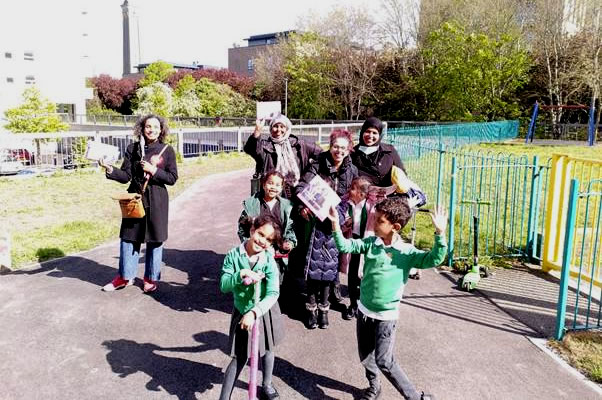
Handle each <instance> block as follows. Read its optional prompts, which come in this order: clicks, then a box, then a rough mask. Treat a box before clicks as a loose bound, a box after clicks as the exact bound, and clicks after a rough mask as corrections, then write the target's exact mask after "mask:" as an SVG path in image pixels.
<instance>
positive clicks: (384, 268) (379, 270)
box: [329, 197, 447, 400]
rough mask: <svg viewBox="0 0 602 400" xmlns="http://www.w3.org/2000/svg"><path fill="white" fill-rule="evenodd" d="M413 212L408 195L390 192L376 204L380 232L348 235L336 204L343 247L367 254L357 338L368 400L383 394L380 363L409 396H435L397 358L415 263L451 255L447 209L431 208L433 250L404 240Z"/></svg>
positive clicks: (334, 217) (335, 226)
mask: <svg viewBox="0 0 602 400" xmlns="http://www.w3.org/2000/svg"><path fill="white" fill-rule="evenodd" d="M411 215H412V210H411V209H410V206H409V204H408V201H407V199H406V198H400V197H394V198H387V199H385V200H383V201H382V202H381V203H379V204H378V205H377V206H376V223H375V226H374V233H375V235H376V236H371V237H367V238H364V239H345V238H344V237H343V234H342V233H341V230H340V227H339V222H338V218H339V217H338V213H337V212H336V210H335V209H331V210H330V215H329V218H330V220H331V221H332V230H333V232H334V239H335V243H336V246H337V248H338V249H339V251H340V252H342V253H353V254H364V276H363V278H362V282H361V285H360V300H359V303H358V311H359V312H358V316H357V342H358V343H357V344H358V351H359V356H360V360H361V362H362V365H363V366H364V368H365V369H366V378H368V381H369V383H370V387H368V389H366V391H365V392H364V395H363V396H362V398H361V399H362V400H374V399H378V398H379V396H380V393H381V383H380V379H379V377H378V370H379V369H380V370H381V371H382V372H383V374H384V375H385V376H386V377H387V379H389V381H390V382H391V383H392V384H393V386H395V388H396V389H397V390H398V391H399V393H401V395H402V396H403V397H404V398H405V399H411V400H415V399H416V400H418V399H422V400H427V399H431V400H432V399H434V397H433V396H432V395H427V394H424V392H422V393H419V392H418V391H417V390H416V388H415V387H414V385H413V384H412V383H411V382H410V380H409V379H408V377H407V375H406V374H405V373H404V372H403V370H402V369H401V367H400V366H399V365H398V364H397V362H396V361H395V357H394V354H393V348H394V346H393V345H394V343H395V326H396V323H397V318H398V312H399V301H400V300H401V297H402V295H403V289H404V287H405V283H406V282H407V281H408V277H409V271H410V269H411V268H419V269H426V268H433V267H436V266H438V265H440V264H441V263H442V262H443V260H444V258H445V255H446V253H447V246H446V243H445V237H444V234H445V229H446V227H447V212H446V211H445V210H444V209H443V208H442V207H438V209H437V210H436V211H435V212H434V213H431V218H432V220H433V225H434V227H435V245H434V246H433V248H432V249H431V251H429V252H426V251H422V250H418V249H416V248H415V247H414V246H413V245H411V244H408V243H405V242H403V240H402V239H401V237H400V236H399V234H398V233H397V232H398V231H399V230H400V229H401V228H403V227H404V226H405V225H406V224H407V222H408V221H409V220H410V217H411Z"/></svg>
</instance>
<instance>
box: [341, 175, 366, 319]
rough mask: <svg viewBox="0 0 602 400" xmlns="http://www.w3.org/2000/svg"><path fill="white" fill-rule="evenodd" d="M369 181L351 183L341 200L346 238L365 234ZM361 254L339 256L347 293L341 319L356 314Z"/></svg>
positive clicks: (351, 317) (357, 237)
mask: <svg viewBox="0 0 602 400" xmlns="http://www.w3.org/2000/svg"><path fill="white" fill-rule="evenodd" d="M369 189H370V181H369V180H368V179H366V178H364V177H363V176H360V177H357V178H355V179H354V180H353V181H352V182H351V189H349V193H348V194H347V195H346V196H345V197H344V198H343V199H342V201H343V202H346V203H347V204H346V207H347V213H346V214H347V215H346V218H345V222H344V223H343V227H342V230H343V234H344V236H345V237H346V238H353V239H360V238H362V237H364V235H365V234H366V223H367V221H368V213H369V209H370V208H371V207H373V204H370V202H369V201H368V199H367V196H368V191H369ZM362 262H363V261H362V256H361V254H351V255H350V254H339V270H340V271H341V272H345V271H347V289H348V292H349V301H350V304H349V307H347V309H346V310H345V311H344V312H343V318H344V319H346V320H351V319H353V318H354V317H355V315H356V314H357V301H358V299H359V295H360V280H361V275H360V265H361V264H362Z"/></svg>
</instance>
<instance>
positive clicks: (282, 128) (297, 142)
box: [243, 114, 322, 199]
mask: <svg viewBox="0 0 602 400" xmlns="http://www.w3.org/2000/svg"><path fill="white" fill-rule="evenodd" d="M262 127H263V121H262V120H257V121H256V124H255V131H254V132H253V134H252V135H251V136H250V137H249V140H247V143H245V146H244V148H243V149H244V151H245V153H247V154H248V155H250V156H251V157H253V158H254V159H255V163H256V164H255V174H256V176H257V177H258V178H261V177H262V176H263V175H264V174H265V173H266V172H267V171H271V170H276V171H278V172H280V173H281V174H282V175H284V179H285V187H284V190H283V196H284V197H286V198H289V199H290V198H291V194H292V193H293V190H292V189H293V188H294V187H295V186H297V184H298V183H299V179H300V178H301V174H302V173H303V171H304V170H305V168H306V167H307V166H308V165H309V161H310V160H312V159H316V157H317V156H318V154H320V153H321V152H322V149H321V148H320V147H319V146H318V145H316V144H314V143H308V142H306V141H304V140H301V139H299V138H298V137H297V136H295V135H292V134H291V127H292V124H291V121H290V120H289V119H288V118H287V117H286V116H284V115H282V114H279V115H277V116H276V117H275V118H273V119H272V120H271V121H270V137H269V138H267V139H262V138H261V128H262Z"/></svg>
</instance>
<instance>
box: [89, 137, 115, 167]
mask: <svg viewBox="0 0 602 400" xmlns="http://www.w3.org/2000/svg"><path fill="white" fill-rule="evenodd" d="M86 158H87V159H88V160H94V161H98V160H100V159H101V158H104V160H105V162H106V163H107V164H113V163H114V162H115V161H117V160H118V159H119V147H117V146H111V145H110V144H106V143H101V142H97V141H95V140H91V141H89V142H88V145H87V148H86Z"/></svg>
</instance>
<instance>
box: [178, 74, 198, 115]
mask: <svg viewBox="0 0 602 400" xmlns="http://www.w3.org/2000/svg"><path fill="white" fill-rule="evenodd" d="M195 85H196V81H195V80H194V78H193V77H192V75H190V74H186V75H184V76H183V77H182V78H181V79H180V80H179V81H178V83H177V84H176V87H175V89H174V109H173V115H174V116H179V117H196V116H198V114H199V113H198V103H199V101H198V100H199V99H198V97H197V95H196V91H195Z"/></svg>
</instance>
